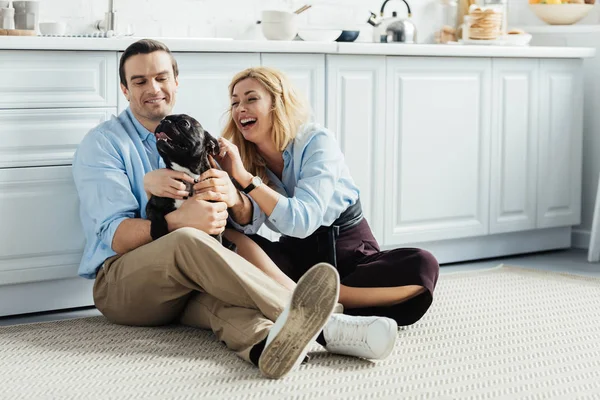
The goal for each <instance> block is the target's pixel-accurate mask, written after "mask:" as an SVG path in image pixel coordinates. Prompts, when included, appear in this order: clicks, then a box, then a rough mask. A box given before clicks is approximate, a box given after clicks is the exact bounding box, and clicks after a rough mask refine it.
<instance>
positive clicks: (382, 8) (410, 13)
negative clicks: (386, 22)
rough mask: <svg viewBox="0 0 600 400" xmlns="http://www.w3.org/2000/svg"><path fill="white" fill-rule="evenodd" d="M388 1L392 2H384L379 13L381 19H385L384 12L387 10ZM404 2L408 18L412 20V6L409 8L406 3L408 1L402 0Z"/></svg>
mask: <svg viewBox="0 0 600 400" xmlns="http://www.w3.org/2000/svg"><path fill="white" fill-rule="evenodd" d="M388 1H390V0H385V1H384V2H383V4H382V5H381V11H379V15H380V16H381V17H383V12H384V10H385V6H386V4H387V2H388ZM402 1H403V2H404V4H406V9H407V10H408V17H409V18H410V17H411V16H412V12H411V11H410V6H409V5H408V3H407V2H406V0H402Z"/></svg>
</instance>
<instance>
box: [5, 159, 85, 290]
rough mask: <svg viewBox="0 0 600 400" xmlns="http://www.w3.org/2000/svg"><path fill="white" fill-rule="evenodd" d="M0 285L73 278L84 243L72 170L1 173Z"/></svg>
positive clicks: (14, 170)
mask: <svg viewBox="0 0 600 400" xmlns="http://www.w3.org/2000/svg"><path fill="white" fill-rule="evenodd" d="M0 221H2V224H0V243H2V245H1V246H0V285H8V284H15V283H23V282H35V281H44V280H52V279H64V278H71V277H75V276H77V269H78V266H79V261H80V260H81V254H82V253H83V246H84V243H85V240H84V237H83V231H82V228H81V223H80V221H79V199H78V197H77V191H76V190H75V184H74V183H73V176H72V174H71V167H69V166H64V167H43V168H13V169H0Z"/></svg>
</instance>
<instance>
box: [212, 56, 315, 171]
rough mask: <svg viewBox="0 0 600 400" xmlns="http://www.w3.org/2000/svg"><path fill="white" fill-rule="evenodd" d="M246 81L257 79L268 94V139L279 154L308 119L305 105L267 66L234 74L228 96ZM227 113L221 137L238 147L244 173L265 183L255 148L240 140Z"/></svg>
mask: <svg viewBox="0 0 600 400" xmlns="http://www.w3.org/2000/svg"><path fill="white" fill-rule="evenodd" d="M248 78H252V79H255V80H257V81H258V82H259V83H260V84H261V85H262V86H263V87H264V88H265V89H266V91H267V92H268V93H269V94H270V95H271V101H272V108H271V116H272V120H273V129H272V130H271V139H272V140H273V143H275V147H276V148H277V150H279V151H283V150H284V149H285V148H286V146H287V145H288V144H289V143H290V141H292V140H293V139H294V138H295V137H296V134H297V133H298V129H299V128H300V126H301V125H302V124H305V123H306V122H307V121H308V119H309V117H310V108H309V107H308V103H307V101H306V99H305V98H304V97H303V96H301V95H300V94H299V93H298V92H297V90H296V88H295V87H294V86H293V85H292V84H291V82H290V81H289V80H288V78H287V77H286V76H285V75H284V74H283V73H282V72H281V71H279V70H276V69H274V68H269V67H253V68H248V69H245V70H243V71H241V72H239V73H237V74H236V75H235V76H234V77H233V79H232V80H231V83H230V84H229V97H231V96H232V95H233V90H234V88H235V85H237V84H238V83H239V82H241V81H243V80H244V79H248ZM231 111H232V110H231V108H229V110H228V112H227V123H226V125H225V128H224V129H223V132H222V134H221V136H222V137H224V138H225V139H227V140H230V141H231V142H232V143H233V144H235V145H236V146H237V147H238V149H239V151H240V156H241V158H242V162H243V163H244V167H245V168H246V170H247V171H248V172H250V173H251V174H252V175H256V176H260V177H261V179H262V180H263V182H265V183H268V182H269V180H268V178H267V174H266V168H267V166H266V163H265V161H264V159H263V158H262V157H261V156H260V154H259V153H258V149H257V148H256V145H255V144H254V143H251V142H248V141H247V140H245V139H244V136H242V133H241V132H240V131H239V130H238V128H237V126H236V124H235V121H234V120H233V115H232V112H231Z"/></svg>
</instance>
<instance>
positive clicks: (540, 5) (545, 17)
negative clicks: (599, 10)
mask: <svg viewBox="0 0 600 400" xmlns="http://www.w3.org/2000/svg"><path fill="white" fill-rule="evenodd" d="M594 2H595V0H529V8H531V11H533V12H534V13H535V15H537V17H538V18H539V19H541V20H542V21H544V22H546V23H548V24H550V25H571V24H574V23H576V22H578V21H579V20H581V19H582V18H583V17H585V16H586V15H587V14H588V13H589V12H590V11H591V10H592V8H594Z"/></svg>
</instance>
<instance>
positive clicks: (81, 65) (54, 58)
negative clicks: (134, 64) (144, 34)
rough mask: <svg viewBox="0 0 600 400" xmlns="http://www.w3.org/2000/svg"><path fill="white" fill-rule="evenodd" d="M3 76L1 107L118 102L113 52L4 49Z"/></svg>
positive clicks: (0, 58)
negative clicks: (115, 88)
mask: <svg viewBox="0 0 600 400" xmlns="http://www.w3.org/2000/svg"><path fill="white" fill-rule="evenodd" d="M0 77H2V79H0V94H1V96H0V110H1V109H22V108H66V107H77V108H80V107H109V106H114V105H115V103H116V98H117V93H116V92H115V90H114V82H115V80H116V77H117V56H116V54H115V53H114V52H106V51H103V52H101V51H53V52H47V51H17V50H3V51H0Z"/></svg>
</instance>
